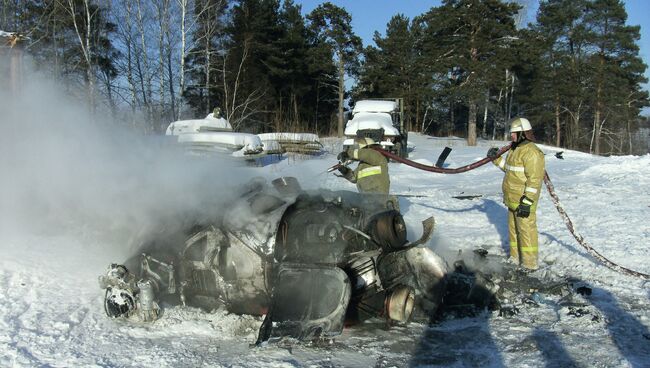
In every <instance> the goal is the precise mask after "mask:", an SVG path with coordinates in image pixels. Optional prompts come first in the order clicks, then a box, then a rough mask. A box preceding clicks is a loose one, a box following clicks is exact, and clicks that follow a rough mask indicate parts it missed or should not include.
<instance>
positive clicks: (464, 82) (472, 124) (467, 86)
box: [424, 0, 519, 145]
mask: <svg viewBox="0 0 650 368" xmlns="http://www.w3.org/2000/svg"><path fill="white" fill-rule="evenodd" d="M518 9H519V6H518V5H516V4H504V3H502V2H500V1H498V0H485V1H479V0H445V1H443V5H442V6H440V7H438V8H433V9H432V10H431V11H429V12H428V13H427V14H426V15H425V16H424V17H425V23H426V30H425V32H426V33H425V43H424V46H425V50H424V52H425V54H426V56H427V57H428V58H429V60H430V64H429V68H430V70H431V71H432V72H433V73H437V74H439V75H440V74H442V75H445V74H447V75H449V79H451V82H450V85H449V87H448V93H449V94H452V95H456V96H458V97H459V98H460V99H461V101H463V102H464V103H465V105H466V106H467V142H468V144H469V145H475V144H476V120H477V105H478V101H480V100H482V98H483V96H485V91H486V89H488V88H489V83H490V76H491V75H494V74H495V73H496V72H497V71H500V70H505V69H506V68H505V67H504V66H503V65H502V64H503V63H504V56H505V55H506V54H507V53H508V52H510V51H509V48H508V43H509V42H510V41H511V40H513V39H515V38H516V30H515V25H514V21H513V16H514V15H515V14H516V13H517V10H518Z"/></svg>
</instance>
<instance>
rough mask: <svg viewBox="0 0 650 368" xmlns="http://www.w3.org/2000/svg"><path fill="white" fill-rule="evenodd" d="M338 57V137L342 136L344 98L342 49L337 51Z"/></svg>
mask: <svg viewBox="0 0 650 368" xmlns="http://www.w3.org/2000/svg"><path fill="white" fill-rule="evenodd" d="M338 54H339V55H338V57H339V68H338V69H339V70H338V72H339V114H338V137H339V138H341V137H343V99H344V98H345V63H344V62H345V60H343V51H339V52H338Z"/></svg>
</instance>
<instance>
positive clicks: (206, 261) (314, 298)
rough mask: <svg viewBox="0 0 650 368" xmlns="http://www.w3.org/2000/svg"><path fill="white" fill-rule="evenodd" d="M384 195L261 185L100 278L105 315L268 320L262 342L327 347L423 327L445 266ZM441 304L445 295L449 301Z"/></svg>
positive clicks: (428, 228)
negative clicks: (364, 329)
mask: <svg viewBox="0 0 650 368" xmlns="http://www.w3.org/2000/svg"><path fill="white" fill-rule="evenodd" d="M387 207H389V206H387V202H386V197H385V196H373V195H362V194H358V193H356V192H349V191H327V190H321V191H318V192H308V191H304V190H302V189H301V188H300V185H299V184H298V182H297V180H296V179H295V178H279V179H276V180H274V181H273V185H272V186H271V185H267V184H266V182H265V181H263V180H256V181H253V182H251V183H250V184H249V185H248V186H246V188H245V190H242V193H241V194H240V195H239V196H237V198H235V200H233V201H232V203H230V204H229V205H228V206H225V207H224V211H223V213H222V215H220V217H219V218H218V219H214V220H212V221H210V222H209V223H201V224H200V225H196V224H195V225H194V226H192V227H191V228H189V229H187V230H186V231H181V232H179V233H177V234H174V235H173V236H164V237H163V238H164V239H157V240H155V241H150V242H147V243H145V244H143V245H142V247H141V248H140V250H139V254H138V255H136V256H134V257H132V258H131V259H130V260H128V261H127V262H126V263H125V264H124V265H118V264H112V265H110V266H109V269H108V272H107V273H106V274H104V275H103V276H100V278H99V281H100V286H101V288H102V289H105V299H104V308H105V311H106V313H107V315H108V316H110V317H113V318H128V319H135V320H140V321H154V320H156V319H157V318H158V317H159V316H160V315H161V313H162V310H161V305H163V304H171V305H174V304H182V305H191V306H199V307H204V308H207V309H214V308H216V307H218V306H225V308H226V309H227V310H228V311H229V312H233V313H238V314H250V315H258V316H262V315H265V318H264V322H263V323H262V326H261V328H260V331H259V338H258V342H263V341H267V340H269V339H271V340H274V339H278V338H282V337H292V338H296V339H301V340H310V339H314V338H328V337H332V336H335V335H338V334H340V333H341V331H342V329H343V326H344V324H348V323H353V322H358V321H362V320H365V319H368V318H374V317H380V318H385V319H386V320H387V321H394V322H406V321H408V320H410V319H411V318H412V317H413V316H420V317H423V318H427V319H428V318H429V317H430V316H432V315H434V314H435V312H436V311H437V310H438V309H439V307H440V306H441V303H442V299H443V297H444V295H445V293H446V286H447V284H448V274H449V270H448V266H447V264H446V263H445V261H444V260H443V259H442V258H440V257H439V256H438V255H436V254H435V253H434V252H433V251H431V250H430V249H429V248H427V247H422V246H419V245H421V244H423V243H425V242H427V241H428V240H429V239H430V237H431V233H432V231H433V218H430V219H427V220H425V221H424V222H423V227H424V231H423V235H422V237H421V239H419V240H418V241H416V242H413V243H409V242H408V241H407V236H406V235H407V234H406V226H405V223H404V220H403V218H402V215H401V214H400V213H399V212H398V211H396V210H393V209H387ZM447 295H448V294H447Z"/></svg>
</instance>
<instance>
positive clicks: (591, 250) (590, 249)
mask: <svg viewBox="0 0 650 368" xmlns="http://www.w3.org/2000/svg"><path fill="white" fill-rule="evenodd" d="M511 146H512V144H509V145H507V146H503V147H501V148H500V149H499V151H497V154H496V156H495V157H493V158H489V157H486V158H484V159H482V160H479V161H476V162H474V163H471V164H469V165H465V166H461V167H458V168H455V169H445V168H441V167H436V166H429V165H424V164H421V163H418V162H415V161H411V160H409V159H406V158H402V157H399V156H398V155H396V154H394V153H391V152H388V151H386V150H383V149H381V148H379V147H372V148H373V149H374V150H376V151H378V152H379V153H381V154H382V155H384V156H386V157H388V158H390V159H392V160H395V161H397V162H401V163H403V164H406V165H409V166H411V167H414V168H416V169H420V170H424V171H429V172H435V173H440V174H459V173H462V172H466V171H470V170H474V169H476V168H477V167H481V166H483V165H485V164H486V163H488V162H491V161H493V160H495V159H497V158H498V157H500V156H501V155H503V154H504V153H506V152H507V151H508V150H509V149H510V148H511ZM544 184H546V189H547V190H548V193H549V194H550V195H551V200H552V201H553V204H554V205H555V209H557V212H558V213H559V214H560V216H561V217H562V219H563V220H564V223H565V225H566V227H567V229H569V232H570V233H571V235H573V237H574V238H575V239H576V241H577V242H578V244H580V245H581V246H582V247H583V248H585V249H586V250H587V252H588V253H589V254H591V255H592V256H593V257H594V258H596V259H598V260H599V261H600V262H602V263H603V264H604V265H605V266H607V267H608V268H609V269H611V270H614V271H616V272H620V273H623V274H627V275H631V276H636V277H640V278H642V279H645V280H650V275H648V274H645V273H642V272H638V271H634V270H631V269H629V268H626V267H623V266H621V265H618V264H616V263H614V262H612V261H610V260H609V259H607V258H606V257H605V256H603V255H602V254H600V253H598V251H596V250H595V249H594V248H593V247H592V246H591V245H589V244H588V243H587V242H586V241H585V239H584V237H583V236H582V235H580V234H579V233H577V232H576V230H575V227H574V226H573V222H572V221H571V219H570V218H569V215H567V213H566V211H565V210H564V208H563V207H562V205H561V204H560V199H559V197H558V196H557V194H556V193H555V188H554V187H553V183H551V179H550V178H549V176H548V173H547V172H546V171H545V172H544Z"/></svg>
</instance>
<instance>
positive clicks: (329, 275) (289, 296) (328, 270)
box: [258, 264, 351, 343]
mask: <svg viewBox="0 0 650 368" xmlns="http://www.w3.org/2000/svg"><path fill="white" fill-rule="evenodd" d="M274 285H275V287H274V288H273V296H272V301H271V307H270V310H269V313H268V314H267V315H266V318H265V319H264V322H263V324H262V327H261V328H260V334H259V336H258V343H261V342H263V341H267V340H269V339H275V338H282V337H293V338H296V339H299V340H306V339H316V338H328V337H332V336H335V335H339V334H340V333H341V332H342V331H343V323H344V320H345V312H346V308H347V305H348V302H349V300H350V295H351V288H350V281H349V279H348V277H347V275H346V274H345V272H343V270H341V269H340V268H337V267H328V266H316V265H300V264H291V265H290V264H283V265H281V266H280V267H279V270H278V272H277V275H276V277H275V280H274Z"/></svg>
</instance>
